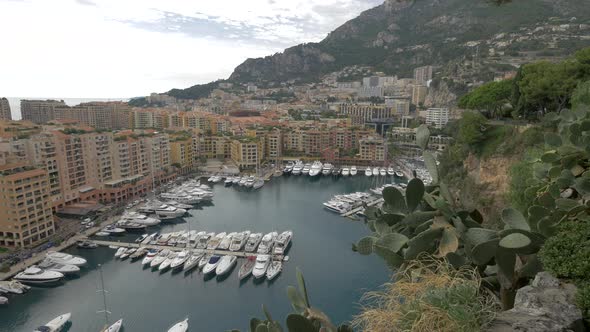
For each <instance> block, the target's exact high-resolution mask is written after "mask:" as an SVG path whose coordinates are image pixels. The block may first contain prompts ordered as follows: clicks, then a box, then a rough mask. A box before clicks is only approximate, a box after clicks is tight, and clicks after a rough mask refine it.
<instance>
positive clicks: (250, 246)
mask: <svg viewBox="0 0 590 332" xmlns="http://www.w3.org/2000/svg"><path fill="white" fill-rule="evenodd" d="M261 240H262V233H252V234H250V236H248V240H247V241H246V247H245V248H244V250H245V251H247V252H254V251H255V250H256V248H257V247H258V245H259V244H260V241H261Z"/></svg>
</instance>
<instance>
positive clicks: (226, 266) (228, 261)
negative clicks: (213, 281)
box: [215, 255, 238, 277]
mask: <svg viewBox="0 0 590 332" xmlns="http://www.w3.org/2000/svg"><path fill="white" fill-rule="evenodd" d="M237 261H238V258H237V257H236V256H234V255H226V256H223V257H221V259H220V260H219V264H217V267H216V268H215V274H216V275H217V276H220V277H221V276H223V275H225V274H227V273H228V272H229V271H230V270H231V269H232V268H233V267H234V266H236V262H237Z"/></svg>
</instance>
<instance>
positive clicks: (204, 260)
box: [198, 254, 213, 270]
mask: <svg viewBox="0 0 590 332" xmlns="http://www.w3.org/2000/svg"><path fill="white" fill-rule="evenodd" d="M211 257H213V255H212V254H205V255H203V257H202V258H201V260H200V261H199V265H198V267H199V269H200V270H201V269H203V268H204V267H205V265H207V263H209V259H211Z"/></svg>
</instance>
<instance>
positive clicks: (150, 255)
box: [141, 249, 160, 265]
mask: <svg viewBox="0 0 590 332" xmlns="http://www.w3.org/2000/svg"><path fill="white" fill-rule="evenodd" d="M159 252H160V251H159V250H157V249H150V250H149V251H148V252H147V254H146V255H145V257H144V258H143V260H142V261H141V265H148V264H150V263H151V262H152V261H153V260H154V258H156V256H157V255H158V253H159Z"/></svg>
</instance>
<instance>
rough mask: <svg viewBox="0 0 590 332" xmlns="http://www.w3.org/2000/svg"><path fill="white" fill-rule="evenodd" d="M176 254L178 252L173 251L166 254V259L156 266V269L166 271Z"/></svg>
mask: <svg viewBox="0 0 590 332" xmlns="http://www.w3.org/2000/svg"><path fill="white" fill-rule="evenodd" d="M177 256H178V254H177V253H175V252H171V253H170V254H168V257H166V259H165V260H164V261H163V262H162V263H161V264H160V266H158V271H166V270H167V269H168V268H169V267H170V265H171V264H172V261H173V260H174V259H176V257H177Z"/></svg>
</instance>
